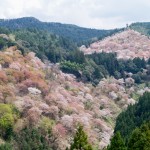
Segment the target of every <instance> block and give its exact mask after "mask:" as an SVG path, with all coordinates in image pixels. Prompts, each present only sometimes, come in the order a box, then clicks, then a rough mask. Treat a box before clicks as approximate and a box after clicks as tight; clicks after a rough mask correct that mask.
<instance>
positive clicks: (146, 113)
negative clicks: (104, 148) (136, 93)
mask: <svg viewBox="0 0 150 150" xmlns="http://www.w3.org/2000/svg"><path fill="white" fill-rule="evenodd" d="M149 120H150V93H148V92H146V93H144V95H143V96H141V97H140V98H139V101H138V103H137V104H135V105H130V106H128V108H127V110H126V111H124V112H122V113H121V114H120V115H119V116H118V118H117V121H116V127H115V131H114V133H115V135H114V137H113V138H112V140H111V144H110V146H108V150H109V149H111V150H113V149H115V148H118V147H117V144H119V143H121V144H120V145H121V147H122V149H126V148H127V149H128V150H133V149H138V150H141V149H142V150H147V149H149V148H150V122H149ZM125 145H126V146H125ZM125 147H126V148H125Z"/></svg>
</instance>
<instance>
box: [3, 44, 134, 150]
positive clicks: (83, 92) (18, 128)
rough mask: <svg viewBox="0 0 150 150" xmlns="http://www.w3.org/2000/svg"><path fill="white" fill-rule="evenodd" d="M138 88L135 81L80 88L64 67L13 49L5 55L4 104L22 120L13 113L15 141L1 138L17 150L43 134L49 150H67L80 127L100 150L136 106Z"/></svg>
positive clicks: (112, 80)
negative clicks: (119, 121) (126, 111)
mask: <svg viewBox="0 0 150 150" xmlns="http://www.w3.org/2000/svg"><path fill="white" fill-rule="evenodd" d="M131 81H132V83H131ZM134 86H135V85H134V81H133V80H131V78H129V79H127V80H125V81H124V80H123V79H121V80H116V79H114V78H108V79H103V80H102V81H101V82H100V83H99V85H98V86H97V87H93V86H92V85H91V84H84V83H82V82H77V81H76V78H75V77H74V76H73V75H69V74H64V73H62V72H61V71H60V70H59V66H57V65H54V64H50V63H49V62H47V64H44V63H42V62H41V60H40V59H38V58H37V57H35V54H34V53H33V52H30V53H26V54H25V55H24V56H23V55H22V54H21V52H20V51H19V50H18V49H17V47H10V48H8V49H6V50H5V51H2V52H0V102H1V103H2V104H5V105H2V106H1V107H4V106H7V107H10V106H9V105H13V106H14V107H15V108H16V109H17V112H18V113H19V115H17V117H15V116H16V111H15V112H14V114H15V115H14V120H13V121H12V124H11V129H12V130H13V132H14V133H13V137H12V138H14V139H13V140H12V141H9V140H8V139H7V138H6V136H5V135H7V132H5V130H0V133H3V136H1V138H2V139H3V142H4V143H5V142H6V141H7V142H12V143H11V144H12V145H15V149H16V150H17V149H22V148H24V146H27V145H26V144H25V143H26V142H27V141H26V140H28V138H31V137H32V136H33V135H30V134H31V133H35V134H37V133H38V135H37V136H38V137H39V136H40V137H41V138H42V139H45V140H44V141H45V142H46V143H45V144H46V145H47V144H48V146H49V148H52V149H60V150H65V149H66V147H68V146H69V144H70V139H72V137H73V135H74V133H75V129H76V128H77V125H78V124H79V123H80V124H81V125H83V126H84V130H85V131H86V133H87V134H88V136H89V141H90V143H92V144H93V146H96V147H98V149H101V148H103V147H105V146H106V145H107V144H108V143H109V139H110V137H111V135H112V133H113V128H114V123H115V119H116V117H117V116H118V114H119V113H120V112H121V110H122V109H125V108H126V107H127V105H129V104H133V103H135V101H134V100H133V99H132V98H131V94H132V93H133V92H136V91H137V89H136V88H135V87H134ZM131 87H132V88H131ZM7 107H6V108H7ZM6 108H3V109H4V110H5V109H6ZM3 109H1V110H0V111H2V110H3ZM16 109H15V110H16ZM12 111H14V110H12ZM0 123H1V120H0ZM0 129H1V128H0ZM12 130H11V131H12ZM6 131H7V130H6ZM9 133H10V135H9V136H11V135H12V133H11V132H9ZM1 135H2V134H1ZM14 135H15V136H14ZM30 136H31V137H30ZM37 136H36V137H37ZM19 137H20V138H19ZM36 137H35V138H33V143H32V140H31V139H32V138H31V139H30V143H28V146H31V147H32V148H33V146H39V145H38V144H37V145H34V143H36V142H37V143H40V142H41V141H36V140H38V139H41V138H38V139H36ZM17 139H20V140H19V141H18V140H17ZM46 145H45V146H46Z"/></svg>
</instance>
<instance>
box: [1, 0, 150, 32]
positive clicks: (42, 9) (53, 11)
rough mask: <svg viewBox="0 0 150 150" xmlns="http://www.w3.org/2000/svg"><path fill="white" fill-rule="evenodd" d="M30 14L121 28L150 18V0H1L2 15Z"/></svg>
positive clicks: (13, 16) (67, 21)
mask: <svg viewBox="0 0 150 150" xmlns="http://www.w3.org/2000/svg"><path fill="white" fill-rule="evenodd" d="M29 16H32V17H36V18H37V19H40V20H41V21H48V22H61V23H69V24H76V25H79V26H83V27H89V28H98V29H102V28H103V29H109V28H118V27H125V26H126V24H127V23H129V24H130V23H132V22H142V21H148V22H150V0H0V18H4V19H10V18H18V17H29Z"/></svg>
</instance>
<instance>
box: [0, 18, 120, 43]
mask: <svg viewBox="0 0 150 150" xmlns="http://www.w3.org/2000/svg"><path fill="white" fill-rule="evenodd" d="M0 27H6V28H9V29H33V28H34V29H40V30H45V31H47V32H49V33H53V34H56V35H59V36H61V37H64V38H67V39H69V40H70V41H73V42H75V43H76V44H78V45H82V44H85V45H88V44H89V43H91V42H92V41H94V40H98V39H102V38H104V37H106V36H109V35H112V34H114V33H116V32H118V31H120V30H122V29H114V30H97V29H88V28H83V27H78V26H76V25H70V24H61V23H49V22H41V21H39V20H38V19H36V18H33V17H24V18H19V19H10V20H4V19H1V20H0Z"/></svg>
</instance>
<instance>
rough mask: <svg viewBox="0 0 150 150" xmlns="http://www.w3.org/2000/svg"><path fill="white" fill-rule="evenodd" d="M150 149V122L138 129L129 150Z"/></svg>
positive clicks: (131, 139)
mask: <svg viewBox="0 0 150 150" xmlns="http://www.w3.org/2000/svg"><path fill="white" fill-rule="evenodd" d="M149 149H150V122H149V123H148V124H144V125H142V126H141V127H140V128H136V129H135V130H134V131H133V132H132V135H131V138H130V139H129V143H128V150H149Z"/></svg>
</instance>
